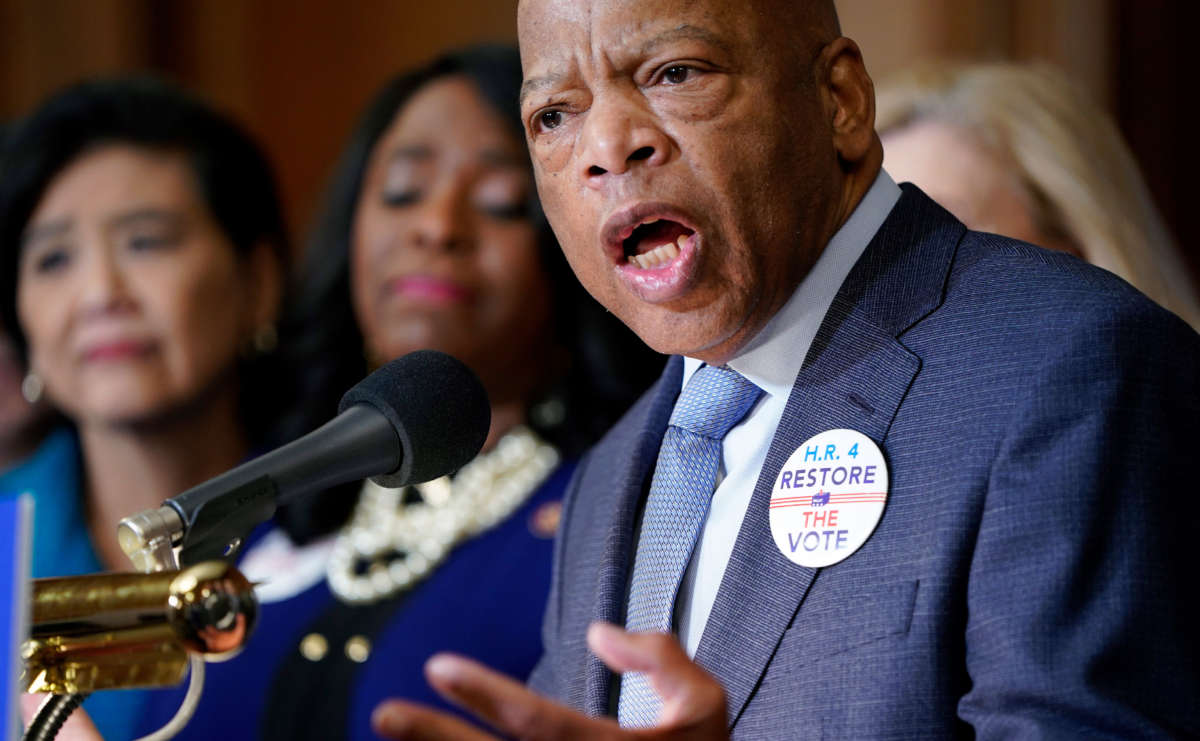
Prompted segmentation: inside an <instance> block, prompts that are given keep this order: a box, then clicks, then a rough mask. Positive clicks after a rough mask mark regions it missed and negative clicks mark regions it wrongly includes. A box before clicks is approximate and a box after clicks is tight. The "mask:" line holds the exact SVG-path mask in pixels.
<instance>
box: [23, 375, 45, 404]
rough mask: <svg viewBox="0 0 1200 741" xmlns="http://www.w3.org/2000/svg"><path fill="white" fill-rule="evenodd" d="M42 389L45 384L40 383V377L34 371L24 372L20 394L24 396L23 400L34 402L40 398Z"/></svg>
mask: <svg viewBox="0 0 1200 741" xmlns="http://www.w3.org/2000/svg"><path fill="white" fill-rule="evenodd" d="M44 389H45V384H43V383H42V377H41V376H39V375H38V374H37V373H35V372H34V371H29V372H28V373H26V374H25V378H24V379H22V381H21V396H24V397H25V401H27V402H29V403H30V404H36V403H38V401H40V400H41V398H42V391H43V390H44Z"/></svg>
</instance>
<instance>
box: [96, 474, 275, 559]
mask: <svg viewBox="0 0 1200 741" xmlns="http://www.w3.org/2000/svg"><path fill="white" fill-rule="evenodd" d="M278 491H279V490H278V487H277V486H276V485H275V482H274V481H273V480H272V479H271V477H270V476H266V475H264V476H260V477H258V478H256V479H252V480H251V481H248V482H246V483H245V484H242V485H241V486H238V487H237V488H235V489H232V490H230V491H229V492H228V493H226V494H225V495H223V496H220V497H215V498H212V499H208V500H207V501H205V500H204V499H202V498H198V499H200V501H198V502H195V503H194V504H193V502H192V501H191V500H189V498H188V497H187V495H186V494H184V495H182V496H179V497H176V498H175V499H169V500H167V501H166V502H165V503H164V504H163V506H161V507H159V508H158V509H152V510H146V511H144V512H139V513H138V514H136V515H133V516H131V517H126V518H125V519H123V520H121V523H120V525H118V526H117V541H118V542H119V543H120V545H121V550H123V551H125V555H126V556H128V557H129V560H130V561H132V562H133V565H134V568H136V569H137V570H138V571H142V572H145V573H150V572H154V571H164V570H173V569H178V568H180V567H181V566H183V567H186V566H191V565H194V564H197V563H201V562H203V561H213V560H224V561H226V562H230V563H232V562H233V560H234V559H235V558H236V557H237V554H238V553H239V552H240V551H241V549H242V546H243V545H244V544H245V542H246V539H247V538H248V537H249V536H250V533H251V531H253V530H254V528H255V527H256V526H258V525H259V524H260V523H262V522H265V521H267V520H269V519H270V518H271V517H272V516H273V515H274V514H275V500H276V498H277V496H278ZM176 549H178V551H176Z"/></svg>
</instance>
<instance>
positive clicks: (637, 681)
mask: <svg viewBox="0 0 1200 741" xmlns="http://www.w3.org/2000/svg"><path fill="white" fill-rule="evenodd" d="M760 394H762V389H760V388H758V387H757V386H755V385H754V384H753V383H751V382H750V381H747V380H746V379H745V378H743V377H742V376H741V375H739V374H738V373H737V372H736V371H733V370H730V369H729V368H726V367H723V366H722V367H714V366H711V365H705V366H701V367H700V369H699V370H697V371H696V372H695V373H694V374H692V377H691V379H689V380H688V383H687V386H686V387H684V389H683V393H681V394H680V395H679V399H678V400H677V401H676V402H675V410H674V411H673V412H672V413H671V421H670V424H669V426H668V427H667V432H666V434H665V435H664V436H663V442H662V448H660V449H659V451H658V465H657V466H656V467H655V469H654V478H653V479H652V480H651V482H650V496H649V497H648V498H647V499H646V510H645V513H644V514H643V516H642V530H641V534H640V535H639V536H638V546H637V554H636V555H635V556H634V562H633V580H632V581H631V582H630V587H629V609H628V610H627V611H626V614H625V629H626V630H628V631H635V632H642V631H655V632H659V633H669V632H671V616H672V613H673V612H674V608H675V595H676V593H677V592H678V590H679V582H680V580H681V579H682V577H683V572H684V569H686V568H687V564H688V561H689V560H691V557H692V550H693V548H695V545H696V539H697V536H698V535H699V534H700V527H701V525H703V523H704V518H705V517H706V516H707V514H708V505H709V502H710V501H711V500H712V494H713V489H714V488H715V486H716V481H717V470H718V467H719V466H720V464H721V440H722V439H723V438H724V437H725V433H726V432H728V431H729V429H730V428H731V427H733V426H734V425H736V424H737V423H738V422H740V421H741V419H742V418H743V417H745V416H746V414H747V412H749V411H750V408H751V407H752V406H754V402H755V401H757V400H758V397H759V395H760ZM661 708H662V700H660V699H659V697H658V695H657V694H656V693H655V692H654V690H653V689H652V688H651V687H650V683H649V682H648V681H647V680H646V675H645V674H642V673H640V672H628V673H626V674H624V675H622V677H621V695H620V699H619V701H618V704H617V718H618V720H619V721H620V724H621V725H622V726H625V727H633V728H643V727H647V726H651V725H653V724H654V722H655V721H656V720H657V719H658V714H659V711H660V710H661Z"/></svg>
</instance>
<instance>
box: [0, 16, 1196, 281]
mask: <svg viewBox="0 0 1200 741" xmlns="http://www.w3.org/2000/svg"><path fill="white" fill-rule="evenodd" d="M837 4H838V8H839V11H840V12H841V15H842V24H843V30H844V31H845V33H846V34H847V35H848V36H851V37H852V38H854V39H856V40H857V41H858V42H859V43H860V45H861V46H862V48H863V53H864V56H865V57H866V61H867V68H868V70H869V71H870V72H871V74H872V76H873V77H875V78H876V79H882V78H884V77H886V75H887V73H888V72H889V71H890V70H894V69H896V68H898V67H901V66H903V65H906V64H908V63H910V62H912V61H914V60H917V59H922V58H927V57H946V56H948V57H954V58H959V59H1018V60H1029V59H1038V60H1045V61H1049V62H1052V63H1054V64H1057V65H1058V66H1059V67H1061V68H1062V69H1064V70H1065V71H1066V72H1067V73H1068V74H1070V75H1071V76H1072V77H1073V78H1074V79H1075V80H1076V81H1077V82H1078V84H1079V85H1081V86H1082V87H1084V88H1085V89H1086V90H1087V91H1088V92H1089V93H1090V94H1091V95H1092V97H1093V98H1094V99H1095V100H1096V101H1098V102H1099V103H1101V104H1102V105H1104V106H1105V107H1107V108H1108V109H1109V110H1110V111H1111V112H1112V113H1113V114H1114V116H1115V117H1116V118H1117V121H1118V123H1119V125H1120V127H1121V129H1122V131H1123V132H1124V133H1125V135H1126V137H1127V138H1128V139H1129V141H1130V144H1131V146H1132V148H1133V150H1134V152H1135V154H1136V155H1137V157H1138V160H1139V162H1140V163H1141V165H1142V168H1143V170H1144V172H1145V174H1146V176H1147V179H1148V180H1149V182H1150V185H1151V189H1152V190H1153V191H1154V193H1155V195H1156V197H1157V199H1158V201H1159V204H1160V206H1161V208H1162V209H1163V212H1164V215H1165V216H1166V217H1167V220H1168V222H1169V223H1170V224H1171V226H1172V228H1173V229H1174V231H1175V233H1176V235H1177V237H1178V238H1179V241H1180V243H1181V244H1182V246H1183V248H1184V250H1185V251H1186V252H1187V253H1188V256H1189V259H1190V260H1191V263H1192V265H1193V267H1194V268H1195V272H1196V273H1197V274H1200V248H1198V244H1200V225H1198V224H1197V223H1196V221H1195V220H1194V219H1191V218H1186V217H1188V216H1190V213H1189V209H1190V207H1191V202H1190V201H1191V193H1192V191H1193V190H1194V188H1192V187H1191V181H1192V180H1193V179H1194V177H1195V176H1194V172H1195V170H1196V168H1197V165H1198V164H1200V163H1198V159H1197V157H1196V155H1195V154H1194V151H1195V149H1196V145H1195V142H1194V136H1193V134H1192V128H1193V124H1194V122H1196V121H1197V120H1198V119H1197V117H1196V116H1195V106H1196V93H1195V90H1196V89H1197V81H1196V74H1195V73H1196V69H1197V65H1196V63H1195V61H1194V60H1195V57H1196V54H1195V53H1194V51H1193V50H1192V49H1191V44H1193V43H1195V42H1194V41H1193V38H1192V37H1193V35H1194V29H1195V28H1197V27H1198V26H1197V24H1196V20H1197V18H1196V16H1197V7H1198V4H1196V3H1194V2H1192V0H837ZM515 8H516V0H0V119H11V118H13V117H15V116H17V115H19V114H20V113H21V112H22V111H25V110H28V108H29V107H30V106H31V105H33V104H34V103H36V101H38V100H40V99H41V98H42V97H43V96H44V95H46V94H47V93H48V92H50V91H52V90H54V89H55V88H57V87H58V86H60V85H62V84H65V83H67V82H70V81H72V80H76V79H79V78H81V77H84V76H89V75H94V74H100V73H107V72H115V71H125V70H143V69H149V70H154V71H157V72H160V73H162V74H166V75H168V76H171V77H173V78H175V79H176V80H178V81H179V82H181V83H183V84H184V85H185V86H188V87H190V88H192V89H194V90H196V91H197V92H199V93H201V94H202V95H205V96H207V97H208V98H209V99H211V100H213V101H215V102H216V103H217V104H218V105H220V106H221V107H223V108H225V109H226V110H228V111H230V112H232V113H233V114H234V115H235V116H237V117H238V118H239V119H240V120H242V121H243V122H244V123H245V124H246V125H247V126H248V127H249V128H250V129H251V131H253V132H254V133H255V134H257V135H258V136H259V138H260V139H261V140H262V141H263V143H264V144H265V146H266V147H267V150H268V152H269V154H270V155H271V157H272V158H273V159H274V161H275V163H276V165H277V167H278V169H279V173H280V181H281V185H282V190H283V194H284V197H285V200H286V202H287V206H288V210H289V215H290V221H291V223H292V224H293V226H294V227H295V228H296V229H297V230H299V229H301V228H302V227H303V226H304V225H305V224H307V223H308V220H309V218H310V217H311V211H312V208H313V206H314V205H315V204H316V202H317V199H318V197H319V193H320V191H321V188H322V186H323V183H324V179H325V176H326V173H327V172H328V171H329V168H330V166H331V162H332V160H333V158H334V157H335V156H336V154H337V152H338V151H339V149H340V147H341V143H342V141H343V139H344V138H345V136H346V134H347V133H348V131H349V129H350V127H351V125H352V122H353V120H354V118H355V116H356V114H357V112H358V111H359V110H360V109H361V107H362V106H363V105H364V103H365V102H366V100H367V99H368V97H369V96H370V94H371V93H372V92H373V91H374V90H375V89H376V88H377V87H378V86H379V85H380V84H381V83H382V82H383V80H385V79H386V78H387V77H389V76H390V75H392V74H393V73H394V72H396V71H398V70H401V69H404V68H406V67H409V66H411V65H412V64H415V63H417V62H419V61H421V60H423V59H427V58H428V57H430V56H431V55H433V54H434V53H436V52H437V51H438V50H440V49H443V48H445V47H447V46H456V45H461V44H465V43H470V42H473V41H480V40H513V39H515V35H516V29H515Z"/></svg>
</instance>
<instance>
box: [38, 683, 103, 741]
mask: <svg viewBox="0 0 1200 741" xmlns="http://www.w3.org/2000/svg"><path fill="white" fill-rule="evenodd" d="M87 698H88V693H87V692H80V693H78V694H74V695H48V696H47V697H46V699H45V700H43V701H42V704H41V705H40V706H38V709H37V714H36V715H34V716H33V721H32V722H30V724H29V728H27V729H25V741H53V739H54V737H55V736H57V735H58V732H59V731H60V730H62V727H63V723H66V722H67V718H69V717H71V713H73V712H75V709H76V708H78V707H79V706H80V705H81V704H82V703H83V701H84V700H86V699H87Z"/></svg>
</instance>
